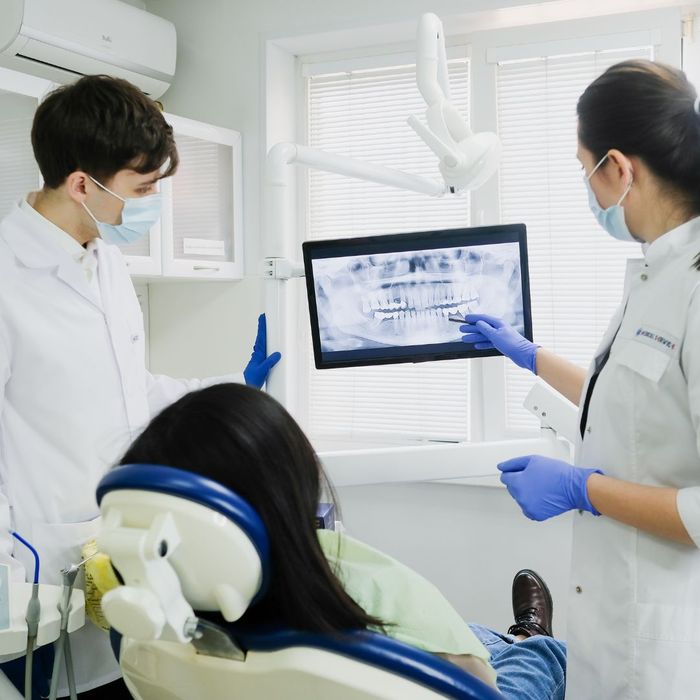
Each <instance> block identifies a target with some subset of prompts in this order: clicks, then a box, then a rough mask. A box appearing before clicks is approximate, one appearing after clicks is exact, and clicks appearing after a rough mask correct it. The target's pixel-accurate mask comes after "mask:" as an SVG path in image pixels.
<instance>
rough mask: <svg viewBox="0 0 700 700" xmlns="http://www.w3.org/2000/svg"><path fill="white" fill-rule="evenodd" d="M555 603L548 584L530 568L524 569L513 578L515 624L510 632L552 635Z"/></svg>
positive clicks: (528, 634)
mask: <svg viewBox="0 0 700 700" xmlns="http://www.w3.org/2000/svg"><path fill="white" fill-rule="evenodd" d="M553 612H554V605H553V603H552V594H551V593H550V592H549V588H547V584H546V583H545V582H544V581H543V580H542V579H541V578H540V577H539V576H538V575H537V574H536V573H535V572H534V571H531V570H530V569H523V570H522V571H518V573H517V574H515V578H514V579H513V615H514V617H515V624H514V625H512V626H511V627H510V628H509V630H508V634H513V635H524V636H526V637H534V636H535V635H536V634H543V635H545V636H546V637H551V636H552V614H553Z"/></svg>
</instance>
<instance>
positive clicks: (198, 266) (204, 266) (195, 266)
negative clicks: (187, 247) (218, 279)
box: [192, 265, 221, 272]
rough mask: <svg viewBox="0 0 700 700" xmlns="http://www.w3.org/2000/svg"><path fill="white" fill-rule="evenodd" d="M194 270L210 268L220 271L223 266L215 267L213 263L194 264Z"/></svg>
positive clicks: (210, 270) (213, 270)
mask: <svg viewBox="0 0 700 700" xmlns="http://www.w3.org/2000/svg"><path fill="white" fill-rule="evenodd" d="M192 269H193V270H196V271H199V270H209V272H218V271H219V270H220V269H221V268H220V267H214V266H213V265H193V266H192Z"/></svg>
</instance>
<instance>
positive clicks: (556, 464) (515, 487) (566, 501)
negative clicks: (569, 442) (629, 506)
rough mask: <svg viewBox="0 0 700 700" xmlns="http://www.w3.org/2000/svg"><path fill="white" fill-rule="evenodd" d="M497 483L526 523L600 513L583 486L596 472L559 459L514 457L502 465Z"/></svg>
mask: <svg viewBox="0 0 700 700" xmlns="http://www.w3.org/2000/svg"><path fill="white" fill-rule="evenodd" d="M498 468H499V469H500V470H501V471H502V472H503V474H501V481H502V482H503V483H504V484H505V485H506V488H507V489H508V493H509V494H510V495H511V496H512V497H513V498H514V499H515V500H516V501H517V502H518V505H519V506H520V507H521V508H522V511H523V513H524V514H525V515H526V516H527V517H528V518H530V520H547V519H548V518H552V517H554V516H555V515H561V513H566V511H568V510H574V509H576V510H587V511H588V512H589V513H593V515H600V513H599V512H598V511H597V510H596V509H595V508H594V507H593V505H592V504H591V502H590V500H589V498H588V490H587V488H586V484H587V482H588V477H589V476H590V475H591V474H602V473H603V472H602V471H600V469H583V468H581V467H572V466H571V465H570V464H567V463H566V462H562V461H561V460H560V459H550V458H549V457H540V456H539V455H528V456H526V457H516V458H515V459H509V460H508V461H507V462H502V463H501V464H499V465H498Z"/></svg>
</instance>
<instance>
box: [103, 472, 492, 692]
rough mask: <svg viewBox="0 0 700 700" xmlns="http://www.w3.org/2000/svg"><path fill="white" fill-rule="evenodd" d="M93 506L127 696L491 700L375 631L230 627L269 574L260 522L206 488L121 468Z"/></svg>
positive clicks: (179, 477) (455, 672) (189, 479)
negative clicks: (110, 574) (115, 579)
mask: <svg viewBox="0 0 700 700" xmlns="http://www.w3.org/2000/svg"><path fill="white" fill-rule="evenodd" d="M97 499H98V502H99V504H100V508H101V511H102V516H103V529H102V532H101V534H100V536H99V538H98V546H99V548H100V549H101V550H102V551H103V552H105V553H107V554H108V555H109V556H110V557H111V560H112V563H113V565H114V567H115V569H116V570H117V571H118V573H119V575H120V577H121V579H122V580H123V583H124V585H122V586H120V587H118V588H116V589H114V590H112V591H110V592H108V593H107V594H106V595H105V596H104V598H103V599H102V608H103V612H104V614H105V616H106V618H107V619H108V621H109V622H110V624H111V625H112V628H113V641H115V642H116V643H115V645H114V646H115V652H116V653H117V656H118V658H119V661H120V664H121V668H122V671H123V674H124V680H125V682H126V684H127V686H128V688H129V691H130V692H131V693H132V695H133V696H134V698H136V699H137V700H199V699H206V700H234V699H235V700H238V699H239V698H240V699H245V700H281V699H282V698H284V699H285V700H290V699H292V700H294V699H297V698H298V699H300V700H302V699H303V700H312V699H313V700H390V699H392V700H393V699H396V698H400V699H401V700H437V698H453V699H455V700H498V699H499V698H500V699H501V700H502V696H501V695H500V694H499V693H497V692H495V691H494V690H493V689H491V688H489V687H488V686H487V685H485V684H484V683H482V682H481V681H480V680H478V679H477V678H475V677H473V676H471V675H470V674H468V673H467V672H465V671H463V670H462V669H460V668H458V667H457V666H455V665H453V664H451V663H449V662H447V661H444V660H442V659H440V658H438V657H436V656H434V655H432V654H429V653H427V652H423V651H420V650H418V649H415V648H413V647H410V646H408V645H406V644H403V643H401V642H398V641H396V640H393V639H390V638H388V637H386V636H384V635H380V634H376V633H373V632H368V631H355V632H350V633H347V634H344V635H342V636H337V635H334V636H330V635H323V634H314V633H308V632H302V631H298V630H294V629H289V628H282V627H278V628H274V629H271V628H257V629H256V628H250V627H243V626H241V625H240V624H238V625H237V624H236V621H237V620H239V619H240V618H241V616H242V615H243V614H244V613H245V611H246V610H247V609H248V607H249V606H251V605H254V604H255V602H256V601H258V600H260V599H261V598H262V597H263V596H264V595H265V591H266V588H267V584H268V581H269V579H270V577H271V576H274V571H273V570H271V568H270V555H269V542H268V536H267V532H266V530H265V527H264V525H263V523H262V521H261V519H260V517H259V516H258V515H257V513H256V512H255V511H254V510H253V508H252V507H251V506H250V505H249V504H248V503H247V502H246V501H244V500H243V499H242V498H240V497H239V496H237V495H236V494H235V493H233V492H231V491H229V490H228V489H226V488H224V487H223V486H221V485H220V484H218V483H216V482H213V481H211V480H209V479H206V478H203V477H200V476H198V475H196V474H192V473H190V472H186V471H182V470H179V469H175V468H171V467H162V466H153V465H128V466H123V467H119V468H117V469H114V470H113V471H111V472H110V473H109V474H107V475H106V476H105V477H104V479H103V480H102V481H101V483H100V485H99V487H98V490H97ZM300 575H303V572H300ZM115 632H116V633H119V634H115ZM120 635H121V636H120Z"/></svg>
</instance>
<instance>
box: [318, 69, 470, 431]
mask: <svg viewBox="0 0 700 700" xmlns="http://www.w3.org/2000/svg"><path fill="white" fill-rule="evenodd" d="M449 70H450V78H451V89H452V99H453V102H454V103H455V105H456V106H457V107H458V108H459V110H460V112H461V113H462V114H464V115H465V116H466V115H468V113H469V112H468V107H469V105H468V94H469V90H468V88H469V65H468V61H467V59H466V58H463V59H459V60H453V61H450V64H449ZM307 85H308V143H309V145H310V146H312V147H315V148H320V149H323V150H326V151H329V152H332V153H339V154H344V155H348V156H351V157H353V158H357V159H360V160H364V161H369V162H374V163H378V164H382V165H386V166H389V167H394V168H399V169H401V170H404V171H406V172H410V173H415V174H419V175H425V176H431V177H435V178H439V172H438V169H437V159H436V158H435V156H434V155H433V154H432V152H430V151H429V150H428V148H427V147H426V146H425V145H424V144H423V142H422V141H420V140H419V139H418V137H417V136H416V135H415V134H414V132H413V131H412V129H411V128H410V127H409V126H408V125H407V124H406V119H407V118H408V116H409V115H410V114H416V115H419V116H420V117H421V118H422V117H423V114H424V112H425V103H424V102H423V100H422V98H421V96H420V93H419V92H418V88H417V87H416V73H415V66H414V65H405V66H399V67H393V68H389V69H380V70H356V71H350V72H344V73H336V74H332V75H317V76H312V77H311V78H309V80H308V83H307ZM307 211H308V221H307V236H308V238H310V239H324V238H339V237H349V236H368V235H375V234H383V233H398V232H407V231H421V230H431V229H446V228H458V227H464V226H468V225H469V198H468V196H465V197H459V198H453V199H450V200H443V199H438V198H430V197H427V196H425V195H419V194H414V193H410V192H404V191H401V190H395V189H391V188H388V187H384V186H380V185H375V184H373V183H368V182H362V181H356V180H351V179H348V178H343V177H340V176H336V175H331V174H328V173H323V172H319V171H315V170H311V171H309V187H308V208H307ZM307 355H308V357H309V358H310V359H309V367H308V370H309V391H308V402H309V403H308V426H307V427H308V430H309V432H310V433H311V435H312V436H317V437H319V436H323V437H328V436H339V437H345V438H348V437H350V438H361V437H363V436H372V437H374V438H377V437H381V436H385V437H390V438H391V439H399V440H403V439H404V438H406V439H416V438H418V439H420V438H434V439H446V440H458V439H466V438H468V436H469V416H470V412H469V363H468V362H466V361H463V360H458V361H450V362H440V363H425V364H418V365H410V364H403V365H385V366H376V367H360V368H348V369H335V370H324V371H317V370H316V369H315V368H314V367H313V358H312V355H311V352H310V351H309V352H308V353H307Z"/></svg>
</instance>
